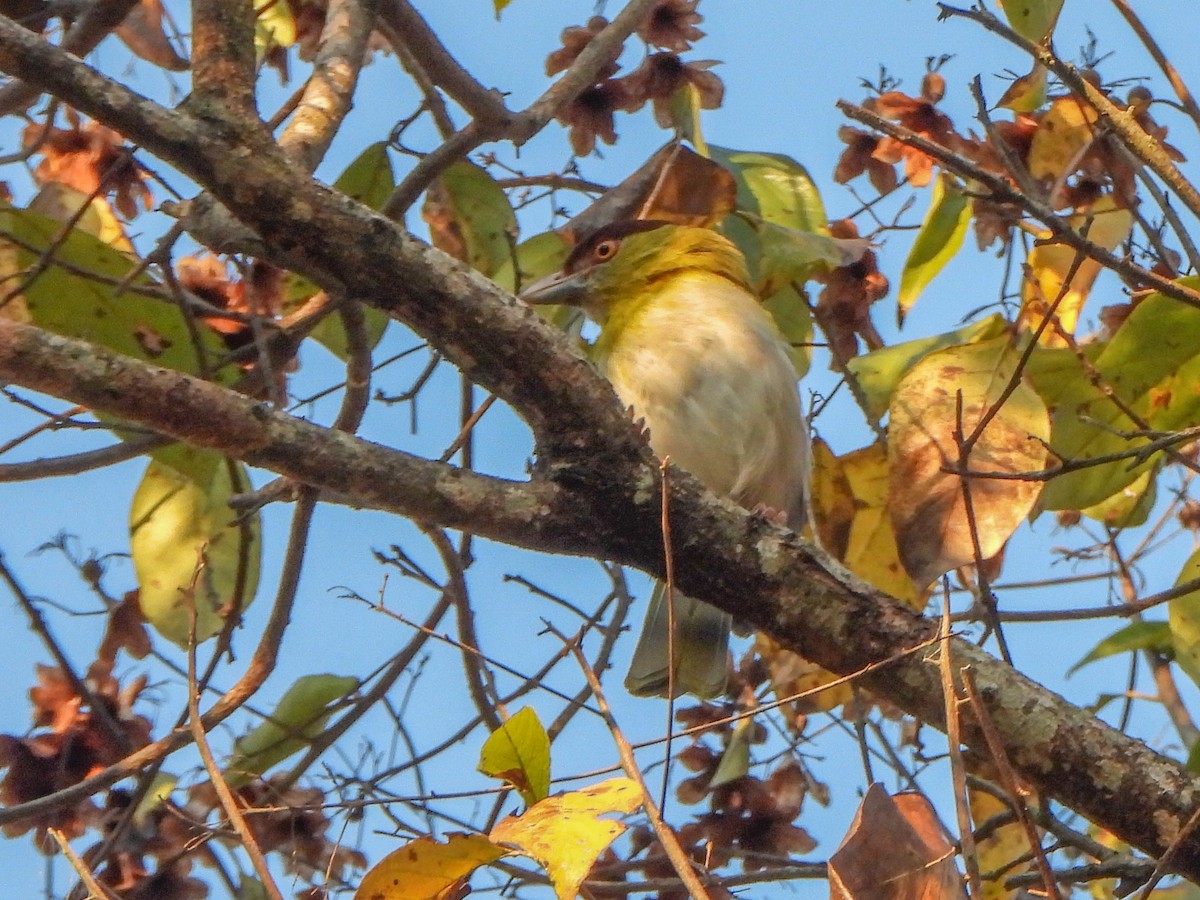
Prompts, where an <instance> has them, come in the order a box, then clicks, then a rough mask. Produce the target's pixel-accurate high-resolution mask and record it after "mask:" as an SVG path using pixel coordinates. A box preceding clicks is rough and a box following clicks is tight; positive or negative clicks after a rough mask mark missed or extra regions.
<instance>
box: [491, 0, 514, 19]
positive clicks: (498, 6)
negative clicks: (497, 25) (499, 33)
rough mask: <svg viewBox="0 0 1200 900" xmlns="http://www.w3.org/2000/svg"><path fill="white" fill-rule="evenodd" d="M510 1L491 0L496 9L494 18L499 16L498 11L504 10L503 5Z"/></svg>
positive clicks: (505, 5) (510, 1)
mask: <svg viewBox="0 0 1200 900" xmlns="http://www.w3.org/2000/svg"><path fill="white" fill-rule="evenodd" d="M510 3H512V0H492V5H493V6H494V7H495V9H496V18H497V19H499V18H500V13H502V12H504V9H505V7H507V6H508V4H510Z"/></svg>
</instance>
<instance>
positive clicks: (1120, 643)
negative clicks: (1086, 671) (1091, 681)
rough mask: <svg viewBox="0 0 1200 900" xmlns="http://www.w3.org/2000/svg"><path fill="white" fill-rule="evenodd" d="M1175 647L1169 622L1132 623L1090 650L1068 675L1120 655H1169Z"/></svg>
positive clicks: (1072, 667)
mask: <svg viewBox="0 0 1200 900" xmlns="http://www.w3.org/2000/svg"><path fill="white" fill-rule="evenodd" d="M1174 647H1175V643H1174V638H1173V637H1172V636H1171V626H1170V625H1169V624H1168V623H1167V622H1131V623H1130V624H1128V625H1126V626H1125V627H1124V628H1122V629H1121V630H1120V631H1116V632H1113V633H1112V634H1110V635H1109V636H1108V637H1106V638H1105V639H1104V640H1102V641H1101V642H1100V643H1098V644H1097V645H1096V646H1095V647H1093V648H1092V649H1091V650H1089V651H1088V653H1087V655H1086V656H1085V657H1084V658H1083V659H1081V660H1080V661H1079V662H1077V663H1075V665H1073V666H1071V668H1070V669H1068V670H1067V674H1068V675H1074V674H1075V673H1076V672H1077V671H1079V670H1080V669H1082V668H1083V667H1084V666H1086V665H1087V664H1088V663H1093V662H1096V660H1098V659H1107V658H1108V657H1110V656H1116V655H1117V654H1118V653H1130V652H1132V651H1134V650H1153V651H1154V652H1155V653H1166V654H1169V653H1171V652H1173V651H1174Z"/></svg>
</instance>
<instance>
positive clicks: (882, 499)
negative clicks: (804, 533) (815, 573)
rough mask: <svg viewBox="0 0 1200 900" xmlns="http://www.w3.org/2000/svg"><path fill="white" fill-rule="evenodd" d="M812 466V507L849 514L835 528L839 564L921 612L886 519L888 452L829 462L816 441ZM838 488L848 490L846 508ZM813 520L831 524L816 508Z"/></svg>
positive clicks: (874, 450)
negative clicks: (841, 535)
mask: <svg viewBox="0 0 1200 900" xmlns="http://www.w3.org/2000/svg"><path fill="white" fill-rule="evenodd" d="M813 461H814V470H813V483H814V488H813V497H814V502H817V501H818V500H819V501H820V502H821V504H822V505H824V504H826V503H831V504H836V508H837V509H841V510H843V511H844V510H846V509H849V510H850V511H851V512H852V516H851V518H850V521H849V522H848V523H845V524H843V523H838V525H837V527H838V529H839V531H840V532H841V533H844V535H845V536H844V548H845V549H844V551H843V553H842V555H841V557H840V559H841V561H842V563H843V564H844V565H845V566H846V568H848V569H849V570H850V571H851V572H853V573H854V574H855V575H857V576H858V577H859V578H862V579H864V580H865V581H869V582H870V583H871V584H873V585H875V587H877V588H879V589H880V590H881V591H886V592H887V593H889V594H891V595H892V596H893V597H895V598H896V599H898V600H902V601H903V602H905V603H908V604H909V605H911V606H913V607H920V606H921V602H922V601H921V597H922V595H921V590H920V587H919V586H918V585H915V584H914V583H913V580H912V578H910V577H909V575H908V573H907V572H905V570H904V565H903V564H902V563H901V561H900V551H899V549H898V548H897V546H896V534H895V531H894V530H893V528H892V522H891V519H890V518H889V516H888V480H889V479H888V471H889V468H888V458H887V449H886V448H885V447H883V446H882V445H880V444H870V445H868V446H866V447H862V448H861V449H859V450H855V451H853V452H852V453H847V454H846V455H845V456H842V457H834V456H833V455H832V454H831V453H829V451H828V448H825V447H823V446H822V444H821V443H819V442H818V443H817V444H816V445H815V446H814V453H813ZM842 484H844V485H845V486H846V488H848V489H849V491H850V497H849V502H850V504H851V505H850V506H849V507H847V505H846V503H847V501H846V498H845V497H843V496H841V491H842V490H844V488H842V486H841V485H842ZM817 515H818V517H821V516H822V515H827V516H830V518H829V520H828V521H830V522H832V521H833V517H832V515H831V513H830V512H829V511H828V509H827V510H825V511H822V510H821V509H819V508H818V510H817ZM843 515H844V512H843ZM823 533H824V530H823Z"/></svg>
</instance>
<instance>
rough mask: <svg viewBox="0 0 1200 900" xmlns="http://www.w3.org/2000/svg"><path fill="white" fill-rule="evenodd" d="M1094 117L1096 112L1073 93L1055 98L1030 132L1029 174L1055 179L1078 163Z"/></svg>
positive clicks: (1086, 142)
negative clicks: (1034, 129)
mask: <svg viewBox="0 0 1200 900" xmlns="http://www.w3.org/2000/svg"><path fill="white" fill-rule="evenodd" d="M1096 119H1097V113H1096V111H1095V110H1094V109H1092V107H1091V106H1090V105H1088V104H1087V103H1086V102H1085V101H1083V100H1081V99H1079V98H1078V97H1076V96H1075V95H1074V94H1070V95H1068V96H1066V97H1060V98H1059V99H1058V100H1055V101H1054V102H1053V103H1052V104H1051V105H1050V108H1049V109H1048V110H1046V114H1045V115H1044V116H1042V120H1041V123H1040V124H1039V126H1038V130H1037V131H1035V132H1034V134H1033V143H1032V144H1031V145H1030V147H1029V173H1030V174H1031V175H1032V176H1033V177H1034V178H1045V179H1047V180H1049V181H1057V180H1058V179H1059V178H1061V177H1062V176H1063V175H1065V174H1067V172H1068V170H1070V169H1073V168H1074V167H1075V166H1077V165H1079V156H1080V153H1081V151H1082V150H1083V149H1084V148H1085V147H1087V145H1088V144H1090V143H1091V142H1092V136H1093V134H1094V128H1095V122H1096Z"/></svg>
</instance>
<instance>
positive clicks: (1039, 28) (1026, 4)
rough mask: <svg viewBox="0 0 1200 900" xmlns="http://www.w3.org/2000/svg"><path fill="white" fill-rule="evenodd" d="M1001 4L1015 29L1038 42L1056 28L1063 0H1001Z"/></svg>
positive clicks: (1009, 22)
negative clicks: (1055, 24)
mask: <svg viewBox="0 0 1200 900" xmlns="http://www.w3.org/2000/svg"><path fill="white" fill-rule="evenodd" d="M1000 5H1001V6H1002V7H1003V8H1004V15H1005V16H1006V17H1007V18H1008V24H1009V25H1011V26H1012V29H1013V31H1015V32H1017V33H1018V34H1020V35H1022V36H1023V37H1025V38H1028V39H1029V40H1031V41H1033V42H1034V43H1035V44H1038V43H1041V42H1042V41H1044V40H1045V39H1046V38H1048V37H1050V33H1051V32H1052V31H1053V30H1054V23H1055V22H1057V21H1058V14H1059V12H1061V11H1062V5H1063V0H1001V2H1000Z"/></svg>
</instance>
